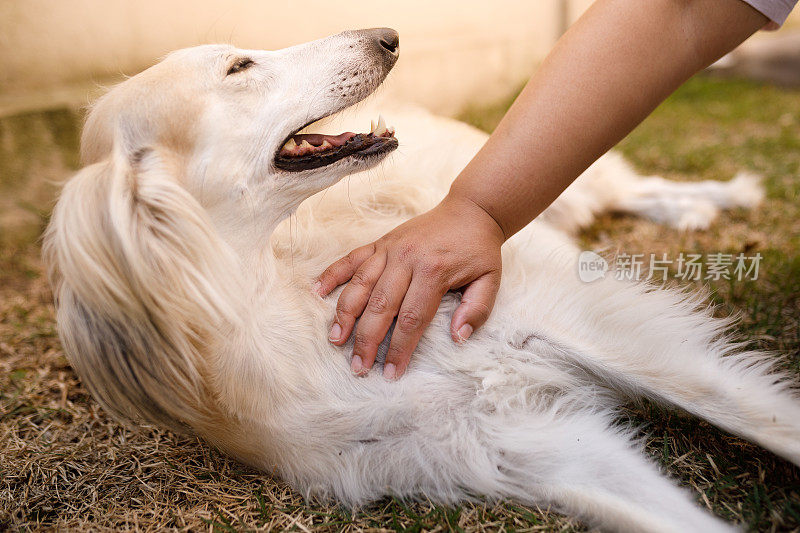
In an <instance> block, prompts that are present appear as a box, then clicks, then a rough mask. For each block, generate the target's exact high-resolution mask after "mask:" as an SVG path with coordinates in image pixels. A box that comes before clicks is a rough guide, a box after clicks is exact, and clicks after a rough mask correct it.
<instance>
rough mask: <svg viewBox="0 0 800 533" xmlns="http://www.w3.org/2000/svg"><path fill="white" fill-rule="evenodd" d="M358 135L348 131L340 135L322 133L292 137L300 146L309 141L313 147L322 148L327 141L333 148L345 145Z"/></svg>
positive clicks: (301, 134)
mask: <svg viewBox="0 0 800 533" xmlns="http://www.w3.org/2000/svg"><path fill="white" fill-rule="evenodd" d="M355 136H356V134H355V133H353V132H352V131H346V132H344V133H340V134H339V135H322V134H320V133H300V134H298V135H295V136H294V137H292V138H293V139H294V142H295V143H297V144H298V145H300V144H303V141H308V144H310V145H311V146H322V145H323V143H325V141H328V142H329V143H331V145H332V146H342V145H343V144H344V143H346V142H347V141H349V140H350V139H352V138H353V137H355Z"/></svg>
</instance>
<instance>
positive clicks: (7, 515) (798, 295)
mask: <svg viewBox="0 0 800 533" xmlns="http://www.w3.org/2000/svg"><path fill="white" fill-rule="evenodd" d="M510 102H511V98H509V99H507V100H505V101H503V102H498V103H497V104H496V105H494V106H489V107H485V108H473V109H468V110H466V111H465V112H464V114H463V116H462V118H463V119H464V120H467V121H468V122H471V123H473V124H475V125H477V126H479V127H482V128H484V129H486V130H487V131H490V130H491V129H492V128H493V127H494V125H495V124H496V123H497V121H498V120H499V119H500V117H501V116H502V114H503V113H504V112H505V110H506V109H507V107H508V105H509V104H510ZM72 118H73V122H72V123H70V121H69V116H68V115H65V114H63V113H58V112H56V113H54V114H51V115H47V116H45V117H44V118H41V117H39V118H34V117H27V118H25V117H23V118H17V119H14V120H16V121H17V122H13V121H12V122H13V124H14V126H13V127H22V128H24V127H25V126H24V124H26V123H32V124H34V126H32V127H37V128H42V127H46V128H49V129H47V131H49V132H50V135H51V137H50V140H49V141H48V142H50V143H55V145H57V147H58V149H57V150H55V153H56V154H57V159H58V160H57V161H56V162H55V163H53V165H56V166H57V167H58V169H61V170H60V172H62V173H64V172H65V170H64V169H69V168H73V167H74V165H75V164H76V159H75V157H76V146H77V145H76V142H77V130H76V129H75V127H74V116H73V117H72ZM62 119H63V120H62ZM26 121H28V122H26ZM30 121H33V122H30ZM42 121H43V122H42ZM12 122H9V121H8V119H6V120H5V122H4V123H5V124H12ZM1 124H2V123H0V125H1ZM42 124H49V125H47V126H43V125H42ZM7 127H11V126H7ZM798 132H800V92H796V91H784V90H779V89H775V88H772V87H769V86H763V85H757V84H752V83H748V82H742V81H731V80H719V79H714V78H709V77H704V76H701V77H696V78H694V79H692V80H690V81H689V82H688V83H687V84H686V85H685V86H684V87H683V88H681V89H680V90H679V91H678V92H677V93H676V94H675V95H674V96H673V97H671V98H670V99H669V100H668V101H667V102H666V103H664V105H662V106H661V107H659V109H657V110H656V111H655V112H654V113H653V115H652V116H651V117H650V118H648V119H647V120H646V121H645V123H644V124H642V125H641V126H640V127H639V128H637V130H636V131H635V132H633V133H632V134H631V135H630V136H629V137H628V138H627V139H625V140H624V141H623V142H622V143H621V144H620V146H619V149H620V150H621V151H622V152H623V153H624V154H625V156H626V157H627V158H628V159H629V160H630V161H632V162H633V164H634V165H635V166H636V167H637V168H638V169H639V170H640V171H641V172H643V173H646V174H661V175H663V176H665V177H669V178H671V179H678V180H697V179H728V178H730V177H732V176H733V175H734V174H735V173H736V172H737V171H739V170H743V169H744V170H749V171H753V172H756V173H759V174H761V175H762V176H763V177H764V183H765V186H766V189H767V192H768V197H767V199H766V201H765V203H764V204H763V206H762V207H761V208H759V209H757V210H753V211H734V212H731V213H726V214H723V215H722V216H721V218H720V219H719V220H718V221H717V223H715V224H714V226H713V227H712V228H711V229H710V230H708V231H705V232H689V233H680V232H676V231H671V230H666V229H664V228H663V227H660V226H658V225H656V224H653V223H650V222H647V221H643V220H638V219H634V218H630V217H620V216H615V215H603V216H602V217H600V219H599V220H598V221H597V222H596V223H595V224H594V225H593V226H592V227H591V228H588V229H587V230H586V231H585V232H584V233H583V234H582V235H581V237H580V238H581V241H582V243H583V245H585V246H586V247H600V246H606V247H611V248H612V249H619V250H623V251H625V252H627V253H648V254H649V253H662V252H663V253H668V254H669V257H675V256H677V254H678V253H679V252H681V251H683V252H690V251H702V252H717V251H721V252H739V251H747V252H748V253H755V252H759V253H761V254H762V255H763V256H764V259H763V261H762V270H761V275H760V276H759V278H758V280H756V281H750V282H727V281H721V282H715V283H712V284H711V285H709V286H708V287H707V289H708V290H709V293H710V298H711V299H712V301H713V302H714V303H715V304H717V309H718V313H719V314H720V315H729V314H731V313H738V314H740V315H741V317H742V322H741V326H740V332H741V333H742V335H743V336H744V337H745V338H746V339H747V340H748V342H750V343H752V344H753V345H754V346H757V347H760V348H762V349H766V350H773V351H776V352H780V353H782V354H785V356H786V358H785V365H786V367H787V368H790V369H791V370H792V371H793V372H795V373H796V374H797V375H800V322H798V321H799V320H800V254H798V250H800V177H799V176H800V135H798ZM0 133H2V131H0ZM19 139H22V141H24V142H27V143H34V144H35V139H34V138H33V137H26V136H25V135H22V136H20V137H19ZM22 141H20V142H22ZM5 146H9V145H7V144H6V145H5ZM25 146H28V147H29V148H24V146H23V147H22V148H18V150H23V148H24V149H25V150H29V151H28V152H26V153H21V152H20V153H18V152H13V151H9V152H3V154H2V155H3V157H6V156H9V157H12V156H13V157H18V158H22V159H20V160H19V161H16V162H11V163H8V162H7V163H5V164H7V165H15V166H13V168H12V167H11V166H9V167H8V169H10V170H11V172H8V173H4V174H0V192H1V193H2V194H4V195H6V196H7V198H8V197H9V195H10V196H11V197H15V198H24V197H25V194H24V191H22V190H21V188H28V187H31V186H32V185H33V186H35V185H36V184H35V183H33V180H34V178H35V176H33V175H32V173H33V172H34V171H36V170H37V169H39V168H40V166H41V164H40V163H37V162H36V161H37V158H38V157H40V156H36V155H30V154H41V153H44V152H45V150H43V149H41V147H39V148H37V147H36V146H34V145H33V144H30V145H25ZM26 154H27V155H26ZM51 174H57V172H56V171H55V170H53V171H50V173H49V174H48V173H45V175H48V176H49V175H51ZM14 195H16V196H14ZM48 201H49V200H48ZM47 205H48V203H47V201H42V202H40V203H34V205H33V210H32V211H31V212H33V213H35V216H36V217H38V218H37V219H36V220H35V222H34V223H33V224H34V226H33V227H34V228H35V230H36V231H39V229H40V228H41V227H42V225H43V223H44V221H45V219H46V215H45V213H46V211H47ZM33 233H34V234H35V232H33ZM31 234H32V233H31V232H28V231H27V230H26V231H22V230H20V232H19V235H22V237H20V238H18V239H16V240H14V239H9V240H8V241H7V243H9V244H6V245H5V246H3V247H2V248H0V530H5V529H26V528H30V529H39V528H56V527H58V528H71V529H77V530H83V529H86V528H89V527H94V528H107V529H122V528H134V527H139V528H141V529H152V530H160V529H164V528H175V529H191V530H195V529H205V530H213V531H245V530H257V529H261V530H264V529H269V528H275V529H283V528H288V529H290V530H298V531H305V530H312V531H340V530H347V531H351V530H352V531H356V530H377V529H382V530H388V531H480V530H492V531H494V530H504V531H541V530H546V531H553V530H555V531H575V530H581V529H582V527H581V526H580V524H578V523H576V522H575V521H572V520H570V519H567V518H565V517H562V516H559V515H557V514H555V513H552V512H548V511H547V510H537V509H527V508H524V507H520V506H516V505H512V504H508V503H499V504H484V503H478V504H466V505H463V506H460V507H456V508H450V507H443V506H437V505H432V504H429V503H425V502H417V503H406V502H401V501H398V500H393V499H386V500H383V501H380V502H378V503H376V504H374V505H372V506H370V507H369V508H367V509H364V510H362V511H360V512H357V513H350V512H348V511H346V510H343V509H341V508H339V507H337V506H335V505H334V506H325V505H309V504H307V503H305V502H304V501H303V500H302V498H301V497H300V496H298V495H297V494H295V493H294V492H292V491H291V490H289V488H288V487H287V486H286V485H285V484H283V483H282V482H280V481H278V480H275V479H272V478H270V477H268V476H265V475H263V474H262V473H260V472H256V471H254V470H251V469H249V468H246V467H243V466H241V465H240V464H238V463H236V462H235V461H232V460H231V459H229V458H227V457H225V456H223V455H221V454H219V453H217V452H216V451H214V450H213V449H211V448H209V447H208V446H206V445H204V444H202V443H200V442H198V441H197V440H196V439H191V438H185V437H178V436H175V435H173V434H171V433H169V432H164V431H160V430H158V429H155V428H145V429H144V430H143V431H139V432H133V431H130V430H128V429H126V428H123V427H121V426H119V425H118V424H116V423H115V422H113V421H111V420H109V419H108V418H107V416H106V415H105V414H104V413H103V412H102V411H100V410H99V409H98V408H97V406H96V404H95V403H94V402H93V401H92V400H91V398H90V397H89V395H88V394H87V392H86V391H85V389H83V387H82V386H81V385H80V383H79V381H78V380H77V378H76V376H75V375H74V373H73V372H72V370H71V369H70V368H69V366H68V364H67V363H66V361H65V360H64V358H63V355H62V352H61V347H60V345H59V343H58V340H57V338H56V335H55V331H54V323H53V313H52V304H51V297H50V295H49V291H48V290H47V288H46V285H45V282H44V279H43V273H42V269H41V265H40V263H39V260H38V252H39V249H38V244H37V243H36V241H35V240H34V238H32V237H30V235H31ZM6 237H9V235H8V234H7V235H6ZM625 418H627V420H628V421H630V422H632V423H634V424H637V425H639V426H640V427H641V428H642V430H641V431H642V435H643V436H646V442H647V445H646V450H647V452H648V453H649V454H650V456H651V457H652V458H653V460H655V461H656V462H658V463H659V464H661V465H662V466H663V467H664V468H665V469H666V470H667V471H668V472H669V473H670V474H671V475H672V476H673V477H674V478H675V480H676V482H678V483H680V484H682V485H683V486H685V487H687V488H688V489H689V490H690V491H692V492H693V493H694V494H695V495H696V497H697V500H698V502H699V503H700V505H703V506H708V507H709V508H711V509H712V510H713V511H714V512H715V513H716V514H718V515H719V516H721V517H723V518H725V519H727V520H731V521H738V522H740V523H743V524H744V525H745V526H746V527H748V528H751V529H754V530H760V531H769V530H775V531H789V530H795V531H796V530H798V529H799V528H800V472H799V471H798V469H797V468H795V467H794V466H792V465H790V464H788V463H787V462H785V461H783V460H781V459H778V458H776V457H775V456H773V455H772V454H770V453H768V452H766V451H763V450H762V449H760V448H759V447H757V446H755V445H752V444H749V443H747V442H744V441H742V440H740V439H737V438H735V437H731V436H730V435H728V434H726V433H724V432H722V431H719V430H716V429H715V428H713V427H710V426H709V425H708V424H706V423H704V422H701V421H698V420H697V419H695V418H693V417H690V416H688V415H685V414H683V413H680V412H675V411H668V410H664V409H662V408H659V407H657V406H654V405H651V404H645V405H642V406H631V407H629V408H628V409H627V410H626V412H625Z"/></svg>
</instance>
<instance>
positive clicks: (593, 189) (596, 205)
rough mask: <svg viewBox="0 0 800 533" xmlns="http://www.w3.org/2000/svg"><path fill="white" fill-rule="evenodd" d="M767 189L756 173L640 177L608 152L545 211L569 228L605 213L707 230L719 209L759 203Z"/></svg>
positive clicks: (553, 220) (546, 216)
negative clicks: (719, 177)
mask: <svg viewBox="0 0 800 533" xmlns="http://www.w3.org/2000/svg"><path fill="white" fill-rule="evenodd" d="M763 196H764V192H763V189H762V188H761V186H760V185H759V179H758V178H757V177H756V176H753V175H751V174H747V173H740V174H739V175H737V176H736V177H735V178H734V179H732V180H730V181H724V182H723V181H713V180H707V181H700V182H676V181H670V180H666V179H664V178H660V177H657V176H649V177H643V176H640V175H639V174H638V173H637V172H636V171H635V170H634V169H633V167H631V165H630V164H629V163H627V162H626V161H625V160H624V159H623V158H622V156H621V155H620V154H617V153H615V152H609V153H608V154H606V155H605V156H603V157H602V158H601V159H599V160H598V161H597V162H596V163H595V164H594V165H592V166H591V167H589V169H588V170H587V171H586V172H585V173H584V174H583V175H581V176H580V177H579V178H578V179H577V180H576V181H575V183H574V184H572V185H571V186H570V187H569V188H568V189H567V190H566V191H565V192H564V194H563V195H562V196H561V197H560V198H559V199H558V200H556V201H555V202H554V203H553V205H552V206H550V207H549V208H548V209H547V210H546V211H545V212H544V213H543V215H542V217H543V218H544V219H545V220H547V221H548V222H550V223H551V224H553V225H555V226H556V227H559V228H561V229H564V230H567V231H574V230H577V229H578V228H580V227H585V226H587V225H588V224H590V223H591V222H592V220H594V217H595V215H597V214H598V213H600V212H603V211H616V212H621V213H628V214H632V215H636V216H640V217H643V218H647V219H650V220H653V221H655V222H658V223H660V224H665V225H668V226H671V227H674V228H678V229H704V228H707V227H708V226H709V224H710V223H711V222H712V221H713V220H714V219H715V218H716V217H717V215H718V214H719V211H720V210H724V209H731V208H734V207H754V206H756V205H758V204H759V203H760V202H761V200H762V199H763Z"/></svg>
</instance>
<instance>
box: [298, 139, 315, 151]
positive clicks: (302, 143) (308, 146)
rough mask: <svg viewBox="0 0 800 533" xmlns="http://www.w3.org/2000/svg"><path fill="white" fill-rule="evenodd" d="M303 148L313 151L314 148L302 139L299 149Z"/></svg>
mask: <svg viewBox="0 0 800 533" xmlns="http://www.w3.org/2000/svg"><path fill="white" fill-rule="evenodd" d="M303 148H312V149H313V148H314V147H313V146H312V145H311V143H310V142H308V141H307V140H305V139H303V142H301V143H300V149H303Z"/></svg>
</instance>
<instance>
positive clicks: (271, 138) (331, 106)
mask: <svg viewBox="0 0 800 533" xmlns="http://www.w3.org/2000/svg"><path fill="white" fill-rule="evenodd" d="M398 46H399V39H398V35H397V32H395V31H394V30H391V29H386V28H381V29H369V30H358V31H348V32H344V33H340V34H338V35H334V36H331V37H328V38H325V39H321V40H318V41H313V42H310V43H306V44H302V45H298V46H293V47H291V48H286V49H283V50H278V51H262V50H241V49H237V48H234V47H232V46H226V45H206V46H198V47H194V48H187V49H184V50H178V51H176V52H173V53H171V54H169V55H168V56H167V57H166V58H165V59H164V60H163V61H161V62H160V63H158V64H157V65H155V66H153V67H151V68H149V69H147V70H145V71H144V72H142V73H140V74H138V75H136V76H133V77H132V78H130V79H128V80H126V81H125V82H123V83H121V84H119V85H118V86H116V87H114V88H113V89H112V90H111V91H109V92H108V93H107V94H106V95H105V96H103V97H102V98H101V99H100V100H99V101H98V102H97V103H96V104H95V105H94V106H93V108H92V110H91V112H90V114H89V117H88V120H87V123H86V126H85V128H84V133H83V137H82V142H81V145H82V157H83V160H84V163H87V164H89V163H95V162H98V161H102V160H103V159H105V158H107V157H108V156H109V154H110V153H111V152H112V151H113V149H114V147H115V146H116V147H117V150H118V151H120V152H121V153H120V156H121V158H122V160H123V162H125V161H128V162H129V163H130V164H131V165H132V166H136V165H137V164H138V163H139V161H140V160H141V159H143V158H152V157H155V158H157V159H160V160H161V161H163V162H164V163H165V164H168V165H169V166H170V167H171V172H173V173H174V174H175V178H176V180H177V181H178V182H179V183H180V185H181V186H182V187H184V188H185V189H186V190H187V191H188V192H189V193H191V194H192V196H194V197H195V198H196V199H197V200H198V201H199V202H200V203H201V205H203V207H204V208H206V209H208V210H209V211H210V212H211V213H212V216H214V214H215V213H216V214H219V213H225V214H226V216H230V214H231V213H237V212H240V213H241V212H245V211H247V212H250V211H252V209H253V206H254V205H255V206H257V207H258V208H259V211H261V212H259V213H258V214H259V216H260V217H267V218H269V219H272V218H273V217H274V218H283V217H285V216H286V215H287V214H288V213H289V212H291V210H292V209H293V208H295V207H296V206H297V205H298V204H299V203H300V202H301V201H302V200H304V199H305V198H307V197H308V196H310V195H312V194H314V193H315V192H318V191H320V190H322V189H324V188H326V187H328V186H330V185H332V184H334V183H336V182H337V181H338V180H340V179H341V178H342V177H344V176H346V175H348V174H352V173H354V172H357V171H361V170H365V169H367V168H370V167H372V166H374V165H376V164H377V163H378V162H380V161H381V160H382V159H383V158H384V157H385V156H386V155H387V154H388V153H389V152H391V151H392V150H394V149H395V148H396V147H397V144H398V143H397V140H396V139H395V138H394V135H393V133H394V132H393V131H392V130H387V128H386V127H385V126H384V125H382V124H381V125H379V126H373V128H372V131H370V132H365V133H357V132H343V133H342V134H341V135H336V136H333V135H319V134H299V133H298V132H299V131H300V130H303V129H304V128H306V127H307V126H309V125H310V124H312V123H313V122H315V121H318V120H319V119H322V118H325V117H327V116H329V115H332V114H334V113H337V112H339V111H341V110H343V109H345V108H347V107H350V106H352V105H353V104H356V103H358V102H360V101H361V100H363V99H364V98H366V97H367V96H369V95H370V94H371V93H372V92H373V91H374V90H375V89H376V88H377V87H378V86H379V85H380V84H381V83H382V82H383V80H384V78H385V77H386V75H387V74H388V73H389V71H390V70H391V69H392V67H393V66H394V64H395V62H396V61H397V57H398ZM238 202H241V205H236V204H237V203H238ZM245 208H246V209H245ZM264 211H267V212H264Z"/></svg>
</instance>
